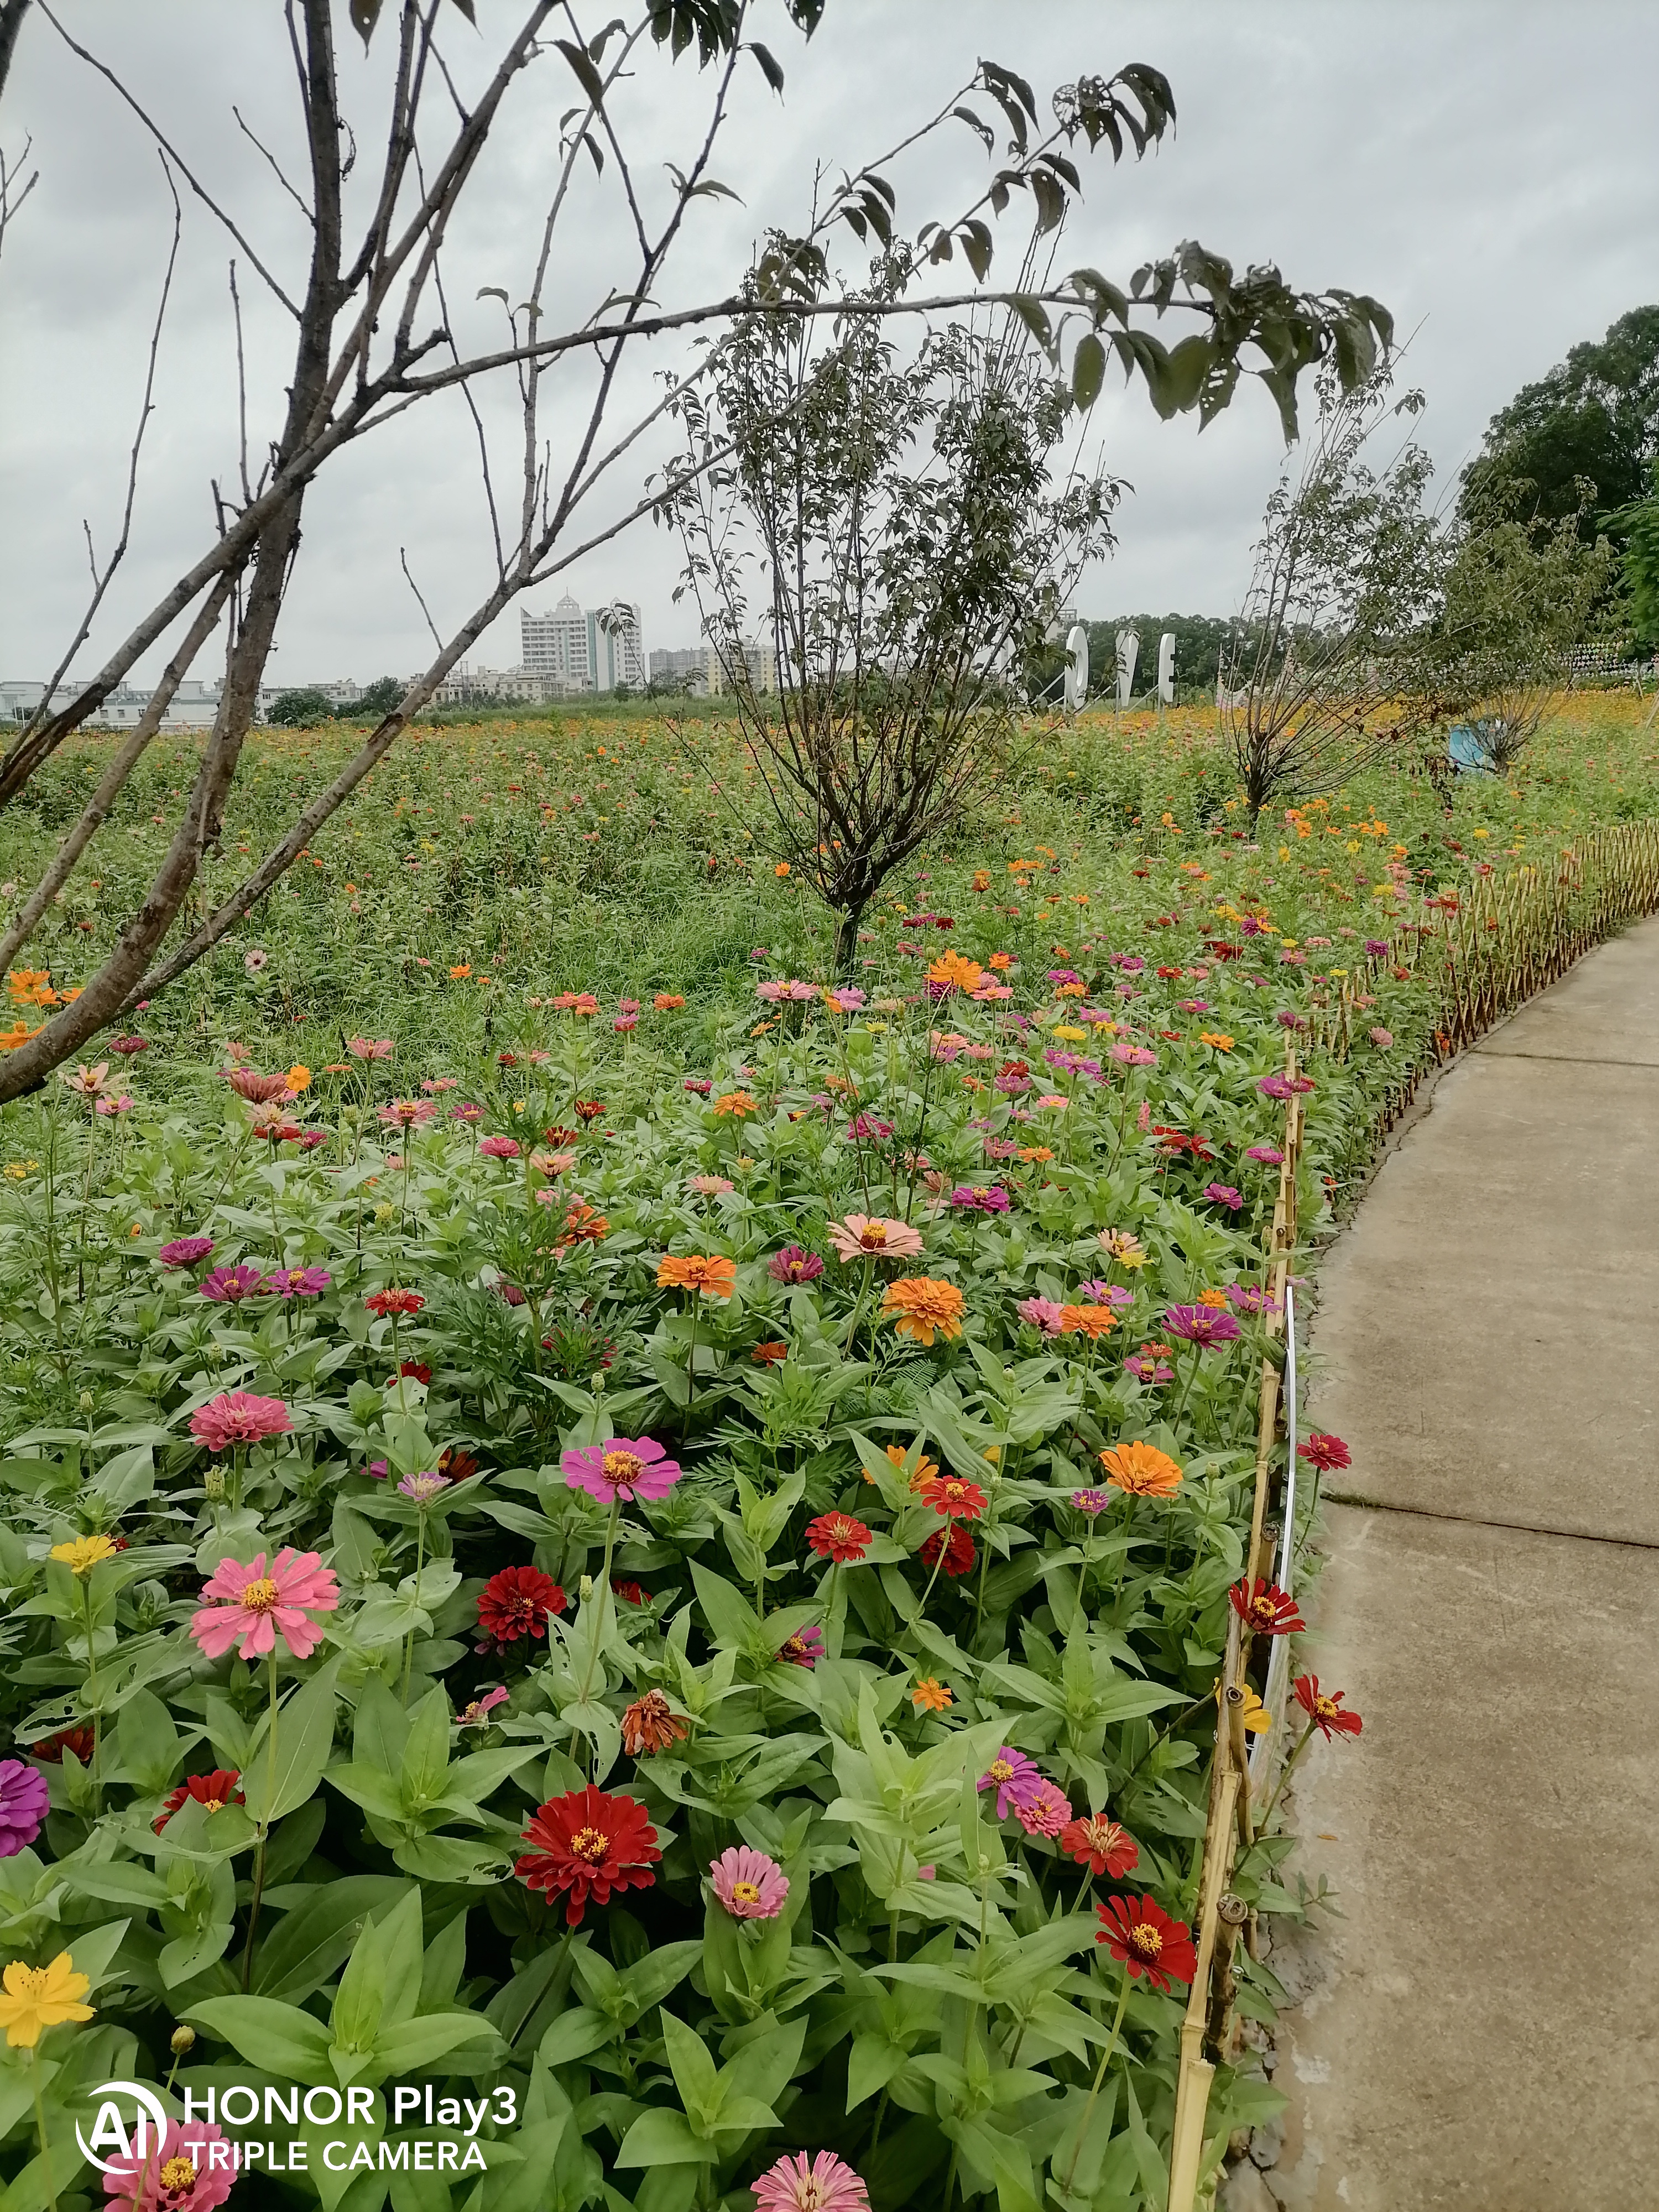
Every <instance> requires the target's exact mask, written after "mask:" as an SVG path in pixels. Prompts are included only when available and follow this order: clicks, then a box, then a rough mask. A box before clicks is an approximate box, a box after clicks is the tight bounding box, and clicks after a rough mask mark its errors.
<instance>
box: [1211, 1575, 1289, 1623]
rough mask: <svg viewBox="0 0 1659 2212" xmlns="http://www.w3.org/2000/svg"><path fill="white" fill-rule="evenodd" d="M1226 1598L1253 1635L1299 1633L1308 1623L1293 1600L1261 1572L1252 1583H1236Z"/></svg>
mask: <svg viewBox="0 0 1659 2212" xmlns="http://www.w3.org/2000/svg"><path fill="white" fill-rule="evenodd" d="M1227 1598H1228V1601H1229V1603H1230V1604H1231V1607H1232V1609H1233V1611H1234V1612H1235V1613H1237V1615H1238V1617H1239V1619H1240V1620H1242V1621H1243V1624H1244V1626H1245V1627H1246V1628H1248V1629H1249V1632H1250V1633H1251V1634H1252V1635H1253V1636H1299V1635H1300V1634H1301V1633H1302V1632H1303V1630H1304V1628H1305V1627H1306V1626H1307V1625H1308V1624H1307V1623H1306V1621H1304V1620H1303V1618H1302V1615H1301V1614H1300V1613H1298V1612H1297V1609H1296V1600H1295V1599H1294V1598H1293V1597H1291V1596H1290V1595H1288V1593H1287V1592H1285V1591H1284V1590H1282V1589H1279V1585H1278V1583H1270V1582H1268V1581H1267V1578H1266V1577H1265V1576H1262V1575H1258V1576H1257V1577H1256V1578H1255V1581H1254V1582H1253V1583H1249V1582H1243V1583H1234V1584H1233V1586H1232V1588H1231V1589H1230V1590H1229V1591H1228V1593H1227Z"/></svg>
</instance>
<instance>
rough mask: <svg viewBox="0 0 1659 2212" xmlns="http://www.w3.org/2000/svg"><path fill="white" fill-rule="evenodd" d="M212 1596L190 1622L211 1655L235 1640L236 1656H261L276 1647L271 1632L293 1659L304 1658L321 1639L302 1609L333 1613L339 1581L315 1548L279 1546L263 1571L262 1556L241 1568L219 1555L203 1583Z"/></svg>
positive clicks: (218, 1654)
mask: <svg viewBox="0 0 1659 2212" xmlns="http://www.w3.org/2000/svg"><path fill="white" fill-rule="evenodd" d="M202 1595H203V1596H204V1598H211V1599H212V1600H213V1601H214V1602H213V1603H212V1604H211V1605H204V1607H202V1608H201V1610H200V1611H199V1612H198V1613H197V1614H196V1616H195V1618H194V1619H193V1620H191V1624H190V1632H191V1635H192V1636H193V1637H194V1638H196V1641H197V1643H198V1644H200V1645H201V1647H202V1649H203V1650H204V1652H205V1653H206V1654H207V1656H208V1657H209V1658H210V1659H222V1658H223V1657H224V1656H225V1654H226V1652H228V1650H229V1649H230V1647H231V1645H232V1644H234V1643H235V1642H236V1641H237V1639H238V1638H240V1640H241V1649H240V1651H239V1652H238V1654H237V1656H238V1657H239V1658H241V1659H259V1658H263V1657H264V1655H265V1653H266V1652H268V1651H275V1650H276V1632H277V1631H278V1630H279V1629H280V1630H281V1632H282V1637H283V1643H284V1644H287V1646H288V1648H289V1651H290V1652H291V1653H292V1654H293V1656H294V1657H295V1658H296V1659H309V1658H310V1656H311V1655H312V1653H313V1651H314V1650H316V1649H317V1646H318V1645H319V1644H320V1643H321V1641H322V1638H323V1632H322V1630H321V1629H320V1628H319V1626H317V1624H316V1623H315V1622H314V1621H313V1620H307V1618H306V1615H307V1612H311V1613H332V1612H333V1611H334V1610H335V1609H336V1607H337V1606H338V1604H339V1602H340V1585H339V1583H337V1581H336V1580H335V1578H334V1571H333V1569H332V1568H331V1567H325V1565H323V1562H322V1555H321V1553H318V1552H295V1551H293V1550H290V1549H289V1547H288V1546H287V1545H284V1546H283V1548H282V1550H281V1551H280V1552H278V1553H277V1554H276V1559H274V1560H273V1561H272V1562H271V1567H270V1573H269V1574H267V1573H266V1572H265V1555H264V1553H263V1552H258V1553H255V1554H254V1556H253V1558H252V1559H251V1560H250V1561H249V1563H248V1564H247V1565H246V1566H242V1565H240V1564H239V1562H238V1561H236V1560H235V1559H221V1561H220V1562H219V1565H218V1566H217V1567H216V1569H215V1570H214V1571H213V1573H212V1575H211V1576H210V1577H209V1578H208V1580H207V1581H206V1582H204V1583H203V1585H202Z"/></svg>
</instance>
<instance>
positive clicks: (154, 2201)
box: [104, 2118, 236, 2212]
mask: <svg viewBox="0 0 1659 2212" xmlns="http://www.w3.org/2000/svg"><path fill="white" fill-rule="evenodd" d="M210 2143H228V2138H227V2137H226V2136H223V2135H222V2133H221V2132H220V2130H218V2129H217V2128H216V2127H215V2126H214V2124H213V2123H212V2122H211V2121H210V2120H187V2121H183V2122H180V2121H179V2120H175V2119H171V2118H170V2119H169V2120H168V2121H167V2126H166V2128H165V2129H164V2130H163V2131H162V2135H161V2141H160V2142H152V2143H151V2144H150V2145H149V2148H148V2149H147V2151H146V2152H145V2154H144V2155H143V2158H140V2157H139V2156H138V2155H137V2152H136V2151H129V2152H127V2153H126V2154H125V2156H123V2155H120V2154H118V2155H117V2156H115V2157H113V2158H111V2159H109V2160H106V2163H105V2166H104V2199H105V2203H106V2205H109V2206H111V2207H113V2206H115V2205H116V2204H125V2205H130V2206H131V2212H213V2208H214V2206H215V2205H217V2204H222V2203H224V2201H225V2199H226V2197H228V2196H229V2194H230V2192H231V2188H232V2185H234V2182H235V2179H236V2176H235V2174H234V2172H233V2171H232V2170H231V2164H230V2160H229V2159H228V2158H227V2159H226V2160H225V2161H224V2163H223V2165H222V2166H213V2165H210V2163H209V2159H210V2152H209V2150H208V2148H207V2146H208V2145H209V2144H210Z"/></svg>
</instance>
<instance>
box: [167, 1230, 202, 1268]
mask: <svg viewBox="0 0 1659 2212" xmlns="http://www.w3.org/2000/svg"><path fill="white" fill-rule="evenodd" d="M212 1249H213V1239H212V1238H211V1237H174V1238H173V1242H172V1243H171V1244H164V1245H163V1246H162V1247H161V1250H160V1251H159V1252H158V1253H157V1254H156V1255H155V1256H156V1258H157V1259H158V1260H159V1261H161V1265H162V1266H163V1267H199V1266H200V1265H201V1263H202V1261H204V1260H205V1259H206V1257H207V1255H208V1254H209V1253H210V1251H212Z"/></svg>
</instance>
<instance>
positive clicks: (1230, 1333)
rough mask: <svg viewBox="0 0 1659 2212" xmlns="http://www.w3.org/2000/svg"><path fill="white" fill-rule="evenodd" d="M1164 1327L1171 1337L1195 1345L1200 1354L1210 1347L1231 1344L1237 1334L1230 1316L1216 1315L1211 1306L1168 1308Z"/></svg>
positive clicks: (1235, 1325)
mask: <svg viewBox="0 0 1659 2212" xmlns="http://www.w3.org/2000/svg"><path fill="white" fill-rule="evenodd" d="M1164 1328H1167V1329H1168V1330H1169V1332H1170V1335H1171V1336H1175V1337H1179V1338H1180V1340H1181V1341H1182V1343H1183V1344H1195V1345H1196V1346H1198V1348H1199V1350H1200V1352H1202V1351H1206V1350H1207V1349H1208V1347H1209V1346H1212V1345H1215V1344H1231V1342H1232V1341H1233V1340H1234V1339H1235V1338H1236V1337H1237V1334H1238V1333H1239V1332H1238V1323H1237V1321H1236V1320H1235V1319H1234V1318H1233V1316H1232V1315H1231V1314H1230V1313H1218V1312H1217V1311H1216V1310H1215V1308H1214V1307H1213V1306H1170V1308H1169V1310H1167V1311H1166V1313H1165V1314H1164Z"/></svg>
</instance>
